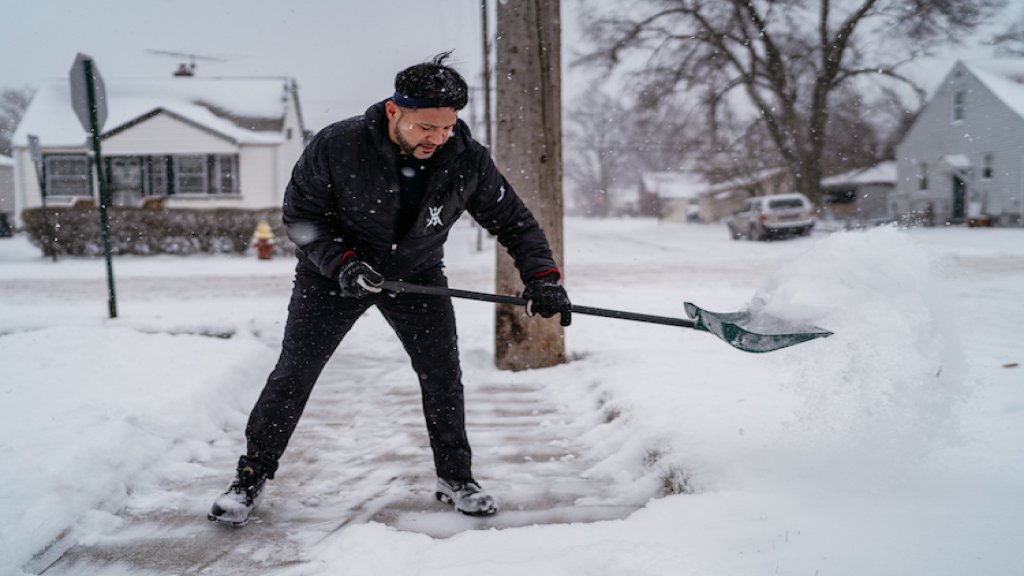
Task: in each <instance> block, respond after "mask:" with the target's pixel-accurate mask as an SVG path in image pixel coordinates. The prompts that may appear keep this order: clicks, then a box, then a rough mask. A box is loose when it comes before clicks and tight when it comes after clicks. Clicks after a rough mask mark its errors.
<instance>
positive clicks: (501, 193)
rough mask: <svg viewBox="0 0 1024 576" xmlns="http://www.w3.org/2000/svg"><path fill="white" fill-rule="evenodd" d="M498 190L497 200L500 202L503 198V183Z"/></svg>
mask: <svg viewBox="0 0 1024 576" xmlns="http://www.w3.org/2000/svg"><path fill="white" fill-rule="evenodd" d="M498 192H499V194H498V202H501V201H502V200H504V199H505V185H504V184H502V185H501V188H499V189H498Z"/></svg>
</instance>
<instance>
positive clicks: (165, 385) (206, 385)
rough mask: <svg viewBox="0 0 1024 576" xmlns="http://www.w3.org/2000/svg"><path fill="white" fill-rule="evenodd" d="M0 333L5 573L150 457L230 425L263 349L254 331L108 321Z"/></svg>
mask: <svg viewBox="0 0 1024 576" xmlns="http://www.w3.org/2000/svg"><path fill="white" fill-rule="evenodd" d="M74 343H82V344H81V345H80V346H76V345H75V344H74ZM0 345H2V346H3V349H4V356H5V357H6V358H9V359H17V362H11V363H8V364H6V365H5V366H4V370H5V374H4V379H5V381H6V382H5V384H4V386H3V388H2V389H0V390H2V402H0V453H3V454H4V455H5V456H6V458H7V464H8V467H9V469H10V470H12V471H14V472H15V473H13V474H8V475H7V476H6V478H5V480H4V481H3V482H0V502H3V503H4V504H5V509H4V513H3V517H4V522H3V523H2V524H0V543H2V549H0V573H3V574H12V573H15V569H16V568H17V567H19V566H21V565H22V564H24V563H25V562H26V561H28V560H29V557H28V556H26V554H31V553H32V551H35V550H41V549H43V548H44V547H46V546H48V545H49V544H50V543H51V542H53V541H54V540H55V539H56V538H58V537H67V536H68V534H67V533H65V532H64V531H65V530H66V529H67V528H68V527H69V526H74V525H75V523H76V522H78V521H79V519H80V518H81V519H83V521H86V522H88V521H90V520H89V519H90V518H92V519H93V520H95V515H92V516H90V515H86V513H87V512H88V511H90V510H93V509H99V510H106V511H109V512H114V511H116V510H118V509H119V508H120V507H121V505H122V504H123V502H124V501H125V499H126V497H127V493H128V491H129V490H130V486H131V484H132V482H133V481H134V480H136V479H137V476H138V475H140V474H146V473H149V472H147V469H148V468H149V467H150V466H151V465H154V464H156V463H158V462H163V461H167V460H172V461H175V462H188V461H190V460H193V459H194V458H195V457H198V458H199V459H202V454H203V453H204V452H205V450H206V449H207V443H208V442H210V441H213V440H215V439H217V438H220V437H222V436H223V434H224V432H223V430H224V429H225V428H226V427H229V426H230V427H231V428H232V429H237V428H238V427H239V420H240V419H243V418H244V417H245V414H246V413H247V410H248V408H249V407H250V405H251V403H252V401H253V400H254V398H253V397H251V396H252V394H251V392H252V390H251V389H252V382H253V381H260V380H261V379H262V378H264V377H265V374H266V371H267V369H268V367H267V362H268V360H267V358H268V356H270V355H268V354H267V353H266V348H265V347H264V346H262V345H260V344H259V343H257V342H256V341H253V340H244V339H236V340H220V339H213V338H207V337H201V336H189V335H179V336H172V335H168V334H160V333H152V334H147V333H141V332H139V331H136V330H133V329H128V328H122V327H117V326H104V327H95V326H93V327H85V326H79V327H57V328H47V329H43V330H37V331H30V332H18V333H14V334H9V335H6V336H3V337H2V338H0ZM211 367H218V368H217V369H215V370H211ZM153 472H155V471H153ZM83 515H85V516H83ZM91 531H92V530H91V529H90V530H86V532H91ZM71 537H72V538H74V529H73V528H72V531H71Z"/></svg>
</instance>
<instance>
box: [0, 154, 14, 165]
mask: <svg viewBox="0 0 1024 576" xmlns="http://www.w3.org/2000/svg"><path fill="white" fill-rule="evenodd" d="M0 166H14V158H11V157H10V156H4V155H3V154H0Z"/></svg>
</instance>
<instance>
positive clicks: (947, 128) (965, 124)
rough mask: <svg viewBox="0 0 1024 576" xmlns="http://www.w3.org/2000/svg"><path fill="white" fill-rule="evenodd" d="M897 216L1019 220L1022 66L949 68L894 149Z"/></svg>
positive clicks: (1023, 160)
mask: <svg viewBox="0 0 1024 576" xmlns="http://www.w3.org/2000/svg"><path fill="white" fill-rule="evenodd" d="M896 161H897V172H898V179H897V183H896V194H895V196H894V201H895V211H896V214H897V215H898V216H901V217H907V216H908V215H909V216H916V217H918V218H923V219H925V220H926V221H930V222H932V223H944V222H949V223H965V222H971V223H978V222H981V223H990V222H992V223H998V224H1011V223H1018V222H1020V221H1021V215H1022V209H1024V201H1022V198H1024V59H1012V60H965V61H959V62H957V63H956V64H955V65H954V66H953V68H952V70H951V71H950V72H949V74H948V75H947V76H946V78H945V79H944V80H943V81H942V83H941V84H940V85H939V87H938V89H937V90H936V91H935V94H934V95H933V96H932V97H931V99H930V100H929V101H928V103H927V104H926V105H925V107H924V108H923V109H922V110H921V113H920V114H919V116H918V117H917V119H916V120H915V121H914V124H913V126H911V128H910V130H909V131H908V132H907V134H906V136H905V137H904V138H903V140H902V141H901V142H900V144H899V146H898V147H897V149H896Z"/></svg>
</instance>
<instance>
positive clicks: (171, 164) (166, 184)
mask: <svg viewBox="0 0 1024 576" xmlns="http://www.w3.org/2000/svg"><path fill="white" fill-rule="evenodd" d="M105 85H106V100H107V120H106V123H105V124H104V126H103V127H102V129H101V154H102V156H103V168H104V172H105V180H106V182H107V183H108V186H109V190H110V193H111V203H112V204H113V205H115V206H134V205H140V204H142V203H148V202H154V201H157V202H160V203H162V204H163V206H165V207H169V208H174V207H189V208H194V207H210V208H220V207H238V208H268V207H279V206H280V205H281V199H282V196H283V193H284V188H285V185H286V184H287V182H288V178H289V176H290V174H291V169H292V166H293V165H294V163H295V161H296V160H297V159H298V157H299V155H300V154H301V152H302V149H303V147H304V145H305V144H304V133H305V127H304V126H303V122H302V116H301V111H300V107H299V102H298V90H297V88H296V85H295V82H294V81H293V80H291V79H288V78H200V77H190V76H184V77H173V78H167V79H147V80H106V81H105ZM30 135H33V136H36V137H38V139H39V144H40V148H41V151H42V161H43V183H44V184H45V186H44V187H41V186H40V181H39V178H38V177H37V175H36V168H35V165H34V163H33V161H32V158H31V154H30V150H29V144H28V142H29V136H30ZM13 147H14V173H15V182H14V217H15V222H16V225H18V226H20V223H21V219H20V213H21V211H22V210H24V209H26V208H31V207H36V206H40V205H41V202H42V193H43V192H45V194H46V202H47V205H50V206H53V205H71V204H74V203H76V202H82V201H85V202H89V203H94V202H95V201H96V199H97V196H98V192H97V185H96V183H95V182H94V178H92V177H91V176H90V174H91V173H92V170H91V165H92V164H91V163H92V161H93V159H92V156H93V154H92V146H91V140H90V139H89V138H88V137H87V132H86V131H85V130H84V129H83V127H82V125H81V123H80V122H79V120H78V118H77V116H75V113H74V111H73V110H72V106H71V101H70V88H69V82H68V81H67V80H66V79H65V80H60V81H54V82H52V83H50V84H45V85H43V86H41V87H39V89H38V90H37V92H36V95H35V98H33V100H32V102H31V104H30V105H29V107H28V109H27V110H26V111H25V115H24V117H23V118H22V120H21V123H20V124H19V125H18V129H17V131H16V132H15V134H14V139H13Z"/></svg>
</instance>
